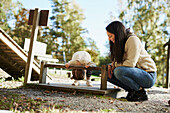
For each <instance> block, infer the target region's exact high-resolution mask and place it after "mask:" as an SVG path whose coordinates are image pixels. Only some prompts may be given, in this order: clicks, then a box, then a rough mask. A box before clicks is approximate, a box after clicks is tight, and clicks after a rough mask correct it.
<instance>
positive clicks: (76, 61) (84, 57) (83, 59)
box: [65, 51, 96, 86]
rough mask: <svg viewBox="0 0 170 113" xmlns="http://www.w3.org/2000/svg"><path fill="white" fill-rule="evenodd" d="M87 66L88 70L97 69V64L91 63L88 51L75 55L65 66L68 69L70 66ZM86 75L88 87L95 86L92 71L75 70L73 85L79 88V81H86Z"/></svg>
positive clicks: (73, 71) (73, 72)
mask: <svg viewBox="0 0 170 113" xmlns="http://www.w3.org/2000/svg"><path fill="white" fill-rule="evenodd" d="M70 65H72V66H85V67H86V68H88V67H89V66H90V67H96V64H95V63H94V62H92V61H91V56H90V54H89V53H88V52H86V51H78V52H76V53H74V54H73V56H72V59H71V60H70V61H69V62H68V63H66V64H65V66H66V68H69V66H70ZM85 73H86V85H87V86H93V85H92V83H91V81H90V77H91V74H92V71H91V70H86V71H85V70H84V69H73V70H72V74H73V77H72V79H74V80H75V81H74V83H73V84H72V85H73V86H79V85H80V82H79V80H83V79H84V75H85Z"/></svg>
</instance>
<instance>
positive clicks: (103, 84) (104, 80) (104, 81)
mask: <svg viewBox="0 0 170 113" xmlns="http://www.w3.org/2000/svg"><path fill="white" fill-rule="evenodd" d="M107 74H108V70H107V65H102V68H101V86H100V89H101V90H107Z"/></svg>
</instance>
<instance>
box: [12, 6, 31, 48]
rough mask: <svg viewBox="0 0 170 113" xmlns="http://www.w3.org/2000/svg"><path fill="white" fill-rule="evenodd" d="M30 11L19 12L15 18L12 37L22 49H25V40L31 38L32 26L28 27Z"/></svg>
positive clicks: (20, 10)
mask: <svg viewBox="0 0 170 113" xmlns="http://www.w3.org/2000/svg"><path fill="white" fill-rule="evenodd" d="M28 15H29V11H28V10H27V9H25V8H21V9H19V10H18V12H17V14H16V15H15V16H14V17H15V20H16V22H15V27H14V28H13V29H12V31H11V33H10V35H11V37H12V38H13V39H14V41H16V42H17V43H18V44H19V45H20V46H21V47H22V48H23V47H24V40H25V38H30V37H31V26H30V25H28Z"/></svg>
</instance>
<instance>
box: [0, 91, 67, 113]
mask: <svg viewBox="0 0 170 113" xmlns="http://www.w3.org/2000/svg"><path fill="white" fill-rule="evenodd" d="M0 105H1V106H0V110H10V111H13V112H15V113H17V112H18V113H24V112H26V111H29V112H31V113H37V112H42V113H46V112H48V113H50V112H51V113H55V111H56V110H57V109H58V110H57V111H58V112H59V109H61V108H62V107H64V104H52V103H50V104H49V103H48V101H44V100H43V99H41V98H35V99H32V98H28V97H26V96H25V95H23V94H17V93H11V92H9V91H7V92H4V91H0Z"/></svg>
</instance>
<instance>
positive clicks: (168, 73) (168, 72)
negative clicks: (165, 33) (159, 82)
mask: <svg viewBox="0 0 170 113" xmlns="http://www.w3.org/2000/svg"><path fill="white" fill-rule="evenodd" d="M169 62H170V44H169V45H168V53H167V68H166V85H165V87H166V88H169V76H170V63H169Z"/></svg>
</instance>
